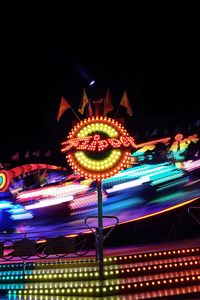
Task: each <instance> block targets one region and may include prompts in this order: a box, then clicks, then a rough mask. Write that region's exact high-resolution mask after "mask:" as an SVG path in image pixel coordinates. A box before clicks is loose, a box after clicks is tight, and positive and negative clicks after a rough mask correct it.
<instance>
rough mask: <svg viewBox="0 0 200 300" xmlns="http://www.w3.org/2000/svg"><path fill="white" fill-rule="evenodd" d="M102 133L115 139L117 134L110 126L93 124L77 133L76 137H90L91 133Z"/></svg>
mask: <svg viewBox="0 0 200 300" xmlns="http://www.w3.org/2000/svg"><path fill="white" fill-rule="evenodd" d="M97 131H100V132H103V133H106V134H107V135H108V136H109V137H110V138H113V137H117V136H118V135H119V134H118V132H117V130H116V129H114V128H113V127H111V126H110V125H107V124H103V123H93V124H89V125H87V126H85V127H84V128H82V129H81V130H80V131H79V133H78V134H77V137H79V138H80V137H86V136H88V135H90V134H91V133H93V132H97Z"/></svg>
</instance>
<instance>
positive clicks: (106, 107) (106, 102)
mask: <svg viewBox="0 0 200 300" xmlns="http://www.w3.org/2000/svg"><path fill="white" fill-rule="evenodd" d="M112 110H113V106H112V102H111V95H110V90H109V88H108V89H107V93H106V99H105V100H104V111H103V115H104V116H106V115H107V113H108V112H109V111H112Z"/></svg>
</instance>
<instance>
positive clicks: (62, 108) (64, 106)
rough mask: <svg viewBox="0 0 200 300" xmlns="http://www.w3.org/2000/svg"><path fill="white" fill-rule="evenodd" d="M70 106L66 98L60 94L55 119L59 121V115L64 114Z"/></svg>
mask: <svg viewBox="0 0 200 300" xmlns="http://www.w3.org/2000/svg"><path fill="white" fill-rule="evenodd" d="M70 107H71V106H70V105H69V103H68V102H67V100H66V99H65V98H64V97H63V96H62V98H61V101H60V107H59V111H58V115H57V121H58V122H59V120H60V117H61V116H62V115H63V114H64V112H65V111H66V110H68V109H69V108H70Z"/></svg>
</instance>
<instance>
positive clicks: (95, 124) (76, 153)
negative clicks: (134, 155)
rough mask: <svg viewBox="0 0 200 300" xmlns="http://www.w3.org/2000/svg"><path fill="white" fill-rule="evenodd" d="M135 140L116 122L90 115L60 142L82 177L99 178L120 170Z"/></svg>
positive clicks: (74, 168)
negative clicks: (90, 116)
mask: <svg viewBox="0 0 200 300" xmlns="http://www.w3.org/2000/svg"><path fill="white" fill-rule="evenodd" d="M132 143H134V139H133V138H131V137H130V136H129V134H128V133H127V131H126V129H125V128H124V127H123V126H122V125H121V124H120V123H118V122H117V121H115V120H113V119H111V118H106V117H92V118H88V119H85V120H83V121H81V122H80V123H78V124H77V125H76V126H74V128H73V129H72V130H71V132H70V133H69V135H68V139H67V140H66V141H65V142H63V143H62V146H63V148H62V149H61V151H62V152H63V153H67V159H68V163H69V165H70V166H71V167H72V169H73V170H74V171H76V172H78V173H79V174H81V175H82V176H84V177H85V178H92V179H93V180H98V181H100V180H101V179H103V178H108V177H110V176H113V175H114V174H116V173H118V172H119V171H120V170H122V169H123V168H124V167H125V165H126V164H127V161H128V159H129V157H130V154H131V148H132V146H131V145H132Z"/></svg>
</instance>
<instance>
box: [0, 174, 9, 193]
mask: <svg viewBox="0 0 200 300" xmlns="http://www.w3.org/2000/svg"><path fill="white" fill-rule="evenodd" d="M9 184H10V176H9V173H8V172H7V171H6V170H0V192H5V191H6V190H7V188H8V186H9Z"/></svg>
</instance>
